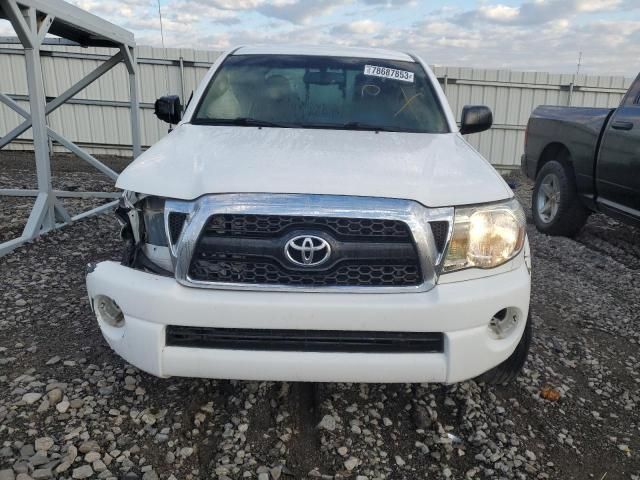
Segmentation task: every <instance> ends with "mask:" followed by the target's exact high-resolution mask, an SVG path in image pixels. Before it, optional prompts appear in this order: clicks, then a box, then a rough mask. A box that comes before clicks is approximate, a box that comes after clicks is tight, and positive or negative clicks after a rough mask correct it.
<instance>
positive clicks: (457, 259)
mask: <svg viewBox="0 0 640 480" xmlns="http://www.w3.org/2000/svg"><path fill="white" fill-rule="evenodd" d="M525 224H526V220H525V215H524V211H523V210H522V207H521V206H520V203H519V202H518V201H517V200H516V199H515V198H514V199H512V200H509V201H507V202H504V203H496V204H491V205H478V206H473V207H462V208H456V211H455V217H454V222H453V233H452V235H451V242H450V244H449V249H448V250H447V256H446V257H445V261H444V267H443V271H444V272H445V273H446V272H452V271H454V270H461V269H463V268H472V267H476V268H493V267H497V266H499V265H502V264H503V263H505V262H507V261H509V260H511V259H512V258H513V257H515V256H516V255H517V254H518V253H519V252H520V250H521V249H522V246H523V244H524V239H525Z"/></svg>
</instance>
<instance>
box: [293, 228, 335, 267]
mask: <svg viewBox="0 0 640 480" xmlns="http://www.w3.org/2000/svg"><path fill="white" fill-rule="evenodd" d="M284 254H285V256H286V257H287V259H288V260H289V261H290V262H291V263H293V264H295V265H299V266H302V267H317V266H318V265H322V264H323V263H325V262H326V261H327V260H329V257H330V256H331V246H330V245H329V242H327V241H326V240H325V239H324V238H322V237H317V236H315V235H298V236H297V237H293V238H292V239H291V240H289V241H288V242H287V244H286V245H285V247H284Z"/></svg>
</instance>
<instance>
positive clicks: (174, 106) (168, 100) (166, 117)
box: [154, 95, 182, 125]
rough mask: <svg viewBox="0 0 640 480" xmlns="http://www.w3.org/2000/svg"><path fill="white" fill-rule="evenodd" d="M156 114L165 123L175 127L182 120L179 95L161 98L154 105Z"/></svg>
mask: <svg viewBox="0 0 640 480" xmlns="http://www.w3.org/2000/svg"><path fill="white" fill-rule="evenodd" d="M154 113H155V114H156V117H158V118H159V119H160V120H162V121H163V122H167V123H170V124H172V125H175V124H177V123H179V122H180V120H181V119H182V104H181V103H180V97H179V96H178V95H167V96H165V97H160V98H159V99H157V100H156V103H155V104H154Z"/></svg>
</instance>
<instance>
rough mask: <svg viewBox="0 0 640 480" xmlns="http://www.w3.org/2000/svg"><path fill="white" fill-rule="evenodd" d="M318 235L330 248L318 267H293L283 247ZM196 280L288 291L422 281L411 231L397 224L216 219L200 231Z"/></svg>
mask: <svg viewBox="0 0 640 480" xmlns="http://www.w3.org/2000/svg"><path fill="white" fill-rule="evenodd" d="M309 234H312V235H317V236H320V237H321V238H323V239H325V240H326V241H327V242H328V243H329V244H330V247H331V257H330V260H329V261H327V263H326V264H324V263H323V264H322V266H321V267H320V266H318V267H312V266H304V265H303V266H300V265H296V264H294V263H293V262H291V261H290V260H291V259H290V258H289V259H288V258H287V256H286V253H285V246H286V244H287V242H288V241H289V240H291V239H292V238H294V237H296V236H300V235H301V236H304V235H309ZM189 278H190V279H191V280H195V281H201V282H214V283H235V284H248V285H270V286H274V285H283V286H291V287H351V286H357V287H407V286H417V285H420V284H421V283H422V272H421V268H420V260H419V257H418V253H417V249H416V246H415V244H414V242H413V236H412V235H411V231H410V229H409V227H408V225H407V224H406V223H404V222H402V221H397V220H382V219H380V220H378V219H366V218H333V217H303V216H280V215H239V214H232V215H230V214H218V215H213V216H212V217H210V218H209V219H208V221H207V223H206V225H205V227H204V228H203V231H202V234H201V236H200V238H199V240H198V243H197V245H196V248H195V250H194V253H193V257H192V260H191V264H190V267H189Z"/></svg>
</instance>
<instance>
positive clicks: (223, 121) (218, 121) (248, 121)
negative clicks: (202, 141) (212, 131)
mask: <svg viewBox="0 0 640 480" xmlns="http://www.w3.org/2000/svg"><path fill="white" fill-rule="evenodd" d="M197 123H202V124H205V125H239V126H242V127H278V128H291V125H288V124H286V123H277V122H269V121H267V120H259V119H257V118H251V117H238V118H201V119H198V120H197Z"/></svg>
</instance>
